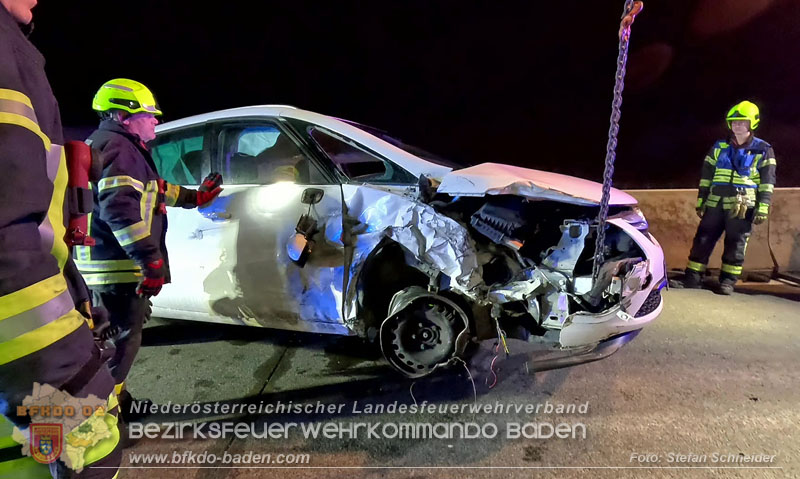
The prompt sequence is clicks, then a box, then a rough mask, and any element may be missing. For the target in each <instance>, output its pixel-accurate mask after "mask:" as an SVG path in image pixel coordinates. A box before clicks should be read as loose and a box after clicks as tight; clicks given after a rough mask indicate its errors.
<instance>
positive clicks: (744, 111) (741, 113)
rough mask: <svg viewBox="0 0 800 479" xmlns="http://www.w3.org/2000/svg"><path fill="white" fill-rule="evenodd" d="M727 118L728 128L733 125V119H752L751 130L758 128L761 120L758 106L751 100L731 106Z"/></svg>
mask: <svg viewBox="0 0 800 479" xmlns="http://www.w3.org/2000/svg"><path fill="white" fill-rule="evenodd" d="M725 120H726V121H727V122H728V128H730V127H731V122H732V121H733V120H750V129H751V130H755V129H756V128H758V123H759V122H760V121H761V119H760V116H759V114H758V106H756V104H755V103H751V102H749V101H743V102H741V103H739V104H737V105H735V106H734V107H733V108H731V109H730V111H729V112H728V116H726V117H725Z"/></svg>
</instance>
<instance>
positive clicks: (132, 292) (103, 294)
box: [92, 283, 150, 393]
mask: <svg viewBox="0 0 800 479" xmlns="http://www.w3.org/2000/svg"><path fill="white" fill-rule="evenodd" d="M92 298H93V301H94V304H95V305H98V306H102V307H104V308H106V310H108V316H109V318H108V319H109V322H110V323H111V326H110V327H111V328H112V329H114V330H116V334H115V335H114V337H113V338H112V339H113V341H114V346H115V347H116V352H115V354H114V356H113V357H112V358H111V360H110V361H109V364H108V366H109V369H110V370H111V375H112V376H114V382H115V383H116V386H117V393H119V392H120V391H121V390H122V384H123V383H124V382H125V378H126V377H128V373H129V372H130V370H131V366H133V361H134V360H135V359H136V354H137V353H138V352H139V347H140V346H141V344H142V327H143V326H144V323H145V322H146V321H147V319H149V318H150V301H149V300H148V299H147V298H146V297H142V296H139V295H138V294H136V284H125V283H122V284H116V285H113V286H107V287H104V288H98V289H92Z"/></svg>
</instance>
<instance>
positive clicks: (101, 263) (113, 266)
mask: <svg viewBox="0 0 800 479" xmlns="http://www.w3.org/2000/svg"><path fill="white" fill-rule="evenodd" d="M75 265H76V266H77V267H78V269H79V270H80V271H81V273H83V272H84V271H87V272H90V273H91V272H100V271H126V270H141V269H142V268H141V267H140V266H139V265H137V264H136V262H134V261H133V260H132V259H107V260H102V259H98V260H90V261H75Z"/></svg>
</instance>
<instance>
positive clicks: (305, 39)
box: [31, 0, 800, 187]
mask: <svg viewBox="0 0 800 479" xmlns="http://www.w3.org/2000/svg"><path fill="white" fill-rule="evenodd" d="M40 2H41V3H40V5H39V6H38V7H36V9H35V10H34V12H35V24H36V27H35V30H34V32H33V34H32V35H31V40H32V41H33V42H34V43H35V44H36V45H37V46H38V47H39V49H40V50H41V51H42V53H44V55H45V57H46V58H47V61H48V66H47V69H48V74H49V77H50V81H51V83H52V85H53V89H54V91H55V94H56V96H57V97H58V99H59V102H60V105H61V113H62V117H63V121H64V124H65V126H67V127H71V128H80V127H87V126H92V125H94V124H95V123H96V117H95V115H94V113H93V112H92V111H91V109H90V105H91V99H92V96H93V95H94V92H95V91H96V90H97V88H98V87H99V86H100V85H101V84H102V83H103V82H104V81H106V80H109V79H111V78H115V77H128V78H133V79H136V80H139V81H141V82H143V83H145V84H146V85H148V86H149V87H150V88H151V89H152V90H153V91H154V92H155V94H156V96H157V97H158V99H159V103H160V104H161V107H162V110H163V111H164V112H165V120H167V121H169V120H174V119H178V118H181V117H184V116H188V115H193V114H198V113H204V112H208V111H213V110H218V109H223V108H231V107H237V106H244V105H253V104H290V105H294V106H297V107H300V108H304V109H308V110H312V111H317V112H320V113H324V114H329V115H333V116H337V117H342V118H347V119H350V120H354V121H358V122H361V123H365V124H368V125H372V126H376V127H380V128H383V129H385V130H387V131H389V132H391V133H393V134H394V135H395V136H398V137H400V138H402V139H404V140H405V141H407V142H409V143H412V144H416V145H418V146H421V147H423V148H425V149H428V150H430V151H432V152H434V153H437V154H439V155H440V156H445V157H450V158H453V159H455V160H462V161H465V162H469V163H473V164H474V163H481V162H488V161H491V162H502V163H510V164H515V165H520V166H527V167H532V168H539V169H547V170H552V171H557V172H561V173H567V174H573V175H577V176H581V177H584V178H589V179H594V180H600V179H601V178H602V171H603V160H604V157H605V145H606V138H607V130H608V117H609V113H610V105H611V99H612V87H613V83H614V71H615V68H616V56H617V50H616V49H617V30H618V27H619V17H620V14H621V12H622V7H623V5H624V1H623V0H613V1H611V0H603V1H597V0H592V1H588V0H584V1H574V2H564V1H558V2H555V1H554V2H540V1H527V2H520V3H516V2H510V1H503V2H488V1H486V2H471V1H463V0H462V1H449V0H447V1H445V0H425V1H409V0H383V1H374V2H357V3H349V2H339V1H337V2H300V1H288V2H267V1H262V2H241V1H239V2H236V1H229V2H212V4H206V3H205V2H197V1H194V2H188V1H164V0H159V1H137V2H110V1H103V2H95V1H81V2H74V1H63V0H62V1H57V0H40ZM799 58H800V0H694V1H690V0H646V1H645V10H644V12H643V13H642V14H641V15H640V16H639V17H638V18H637V20H636V23H635V24H634V26H633V37H632V43H631V56H630V61H629V71H628V78H627V84H626V89H625V100H624V104H623V114H622V126H621V133H620V146H619V150H618V160H617V169H616V177H615V185H616V186H620V187H696V184H697V178H698V175H699V171H700V167H701V164H702V160H703V156H704V154H705V152H706V150H707V149H708V148H709V147H710V146H711V144H712V143H713V141H714V140H715V139H716V138H717V137H719V136H720V135H724V134H725V130H724V115H725V113H726V112H727V110H728V108H729V107H730V106H732V105H733V104H734V103H736V102H738V101H740V100H743V99H750V100H752V101H754V102H756V103H757V104H758V105H759V106H760V107H761V112H762V125H761V127H760V128H759V130H758V131H757V134H758V136H760V137H762V138H764V139H765V140H767V141H769V142H770V143H772V145H773V146H774V147H775V150H776V154H777V158H778V178H779V180H778V183H779V185H780V186H800V169H798V168H796V167H794V166H793V163H794V161H796V158H798V155H800V135H798V132H800V100H798V88H800V65H798V59H799Z"/></svg>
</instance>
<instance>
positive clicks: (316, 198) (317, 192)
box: [300, 188, 325, 205]
mask: <svg viewBox="0 0 800 479" xmlns="http://www.w3.org/2000/svg"><path fill="white" fill-rule="evenodd" d="M324 194H325V192H324V191H322V190H321V189H319V188H306V189H305V190H303V194H302V195H301V196H300V202H301V203H303V204H306V205H315V204H317V203H319V202H320V201H322V196H323V195H324Z"/></svg>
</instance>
